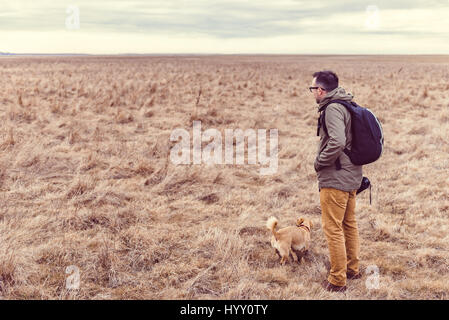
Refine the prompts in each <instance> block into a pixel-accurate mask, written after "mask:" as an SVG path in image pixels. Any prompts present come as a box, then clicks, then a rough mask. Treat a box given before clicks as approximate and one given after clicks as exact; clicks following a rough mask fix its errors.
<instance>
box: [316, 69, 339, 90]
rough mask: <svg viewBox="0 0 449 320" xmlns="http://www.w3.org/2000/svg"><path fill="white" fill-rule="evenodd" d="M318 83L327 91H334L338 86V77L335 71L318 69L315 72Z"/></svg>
mask: <svg viewBox="0 0 449 320" xmlns="http://www.w3.org/2000/svg"><path fill="white" fill-rule="evenodd" d="M313 77H314V78H316V84H317V85H318V86H320V87H321V88H323V89H324V90H326V91H332V90H334V89H335V88H337V87H338V77H337V75H336V74H335V72H333V71H329V70H325V71H318V72H315V73H314V74H313Z"/></svg>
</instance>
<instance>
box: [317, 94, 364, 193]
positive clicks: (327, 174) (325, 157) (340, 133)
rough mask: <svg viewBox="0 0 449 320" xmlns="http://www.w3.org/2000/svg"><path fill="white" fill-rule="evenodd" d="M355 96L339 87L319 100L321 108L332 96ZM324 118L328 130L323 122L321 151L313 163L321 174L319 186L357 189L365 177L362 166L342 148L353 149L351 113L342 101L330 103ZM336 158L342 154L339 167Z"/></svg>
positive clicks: (345, 97)
mask: <svg viewBox="0 0 449 320" xmlns="http://www.w3.org/2000/svg"><path fill="white" fill-rule="evenodd" d="M352 98H353V95H352V94H350V93H346V91H345V89H343V88H341V87H338V88H336V89H334V90H332V91H330V92H328V93H327V94H326V96H325V97H324V99H323V100H322V101H321V102H320V103H319V104H318V109H319V108H320V107H322V106H324V105H325V104H326V103H328V102H329V101H332V100H336V99H339V100H347V101H351V100H352ZM325 118H326V119H325V121H326V128H327V131H328V134H326V132H324V129H323V126H321V129H320V131H319V135H320V142H319V147H318V154H317V157H316V159H315V165H314V166H315V171H316V172H317V175H318V187H319V188H320V189H321V188H334V189H338V190H342V191H352V190H357V189H358V188H359V187H360V183H361V181H362V177H363V175H362V166H356V165H354V164H352V162H351V161H350V160H349V157H348V156H347V155H346V154H345V153H344V152H343V149H344V148H348V149H351V141H352V133H351V114H350V113H349V111H348V110H346V108H345V107H344V106H342V105H341V104H338V103H331V104H329V105H328V106H327V108H326V112H325ZM337 158H340V163H341V169H340V170H337V169H336V167H335V161H336V160H337Z"/></svg>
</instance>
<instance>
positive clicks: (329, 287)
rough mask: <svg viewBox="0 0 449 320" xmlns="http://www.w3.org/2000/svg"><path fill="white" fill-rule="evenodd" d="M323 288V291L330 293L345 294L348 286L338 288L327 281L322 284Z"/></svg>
mask: <svg viewBox="0 0 449 320" xmlns="http://www.w3.org/2000/svg"><path fill="white" fill-rule="evenodd" d="M321 286H322V287H323V289H325V290H327V291H329V292H345V291H346V286H336V285H334V284H332V283H330V282H329V281H327V280H324V281H323V282H322V283H321Z"/></svg>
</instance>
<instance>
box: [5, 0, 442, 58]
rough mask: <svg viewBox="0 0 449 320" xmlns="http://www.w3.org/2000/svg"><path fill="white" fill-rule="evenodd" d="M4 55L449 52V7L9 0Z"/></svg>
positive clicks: (375, 0) (328, 0) (430, 1)
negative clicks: (8, 53)
mask: <svg viewBox="0 0 449 320" xmlns="http://www.w3.org/2000/svg"><path fill="white" fill-rule="evenodd" d="M0 52H16V53H92V54H102V53H104V54H115V53H299V54H301V53H307V54H332V53H336V54H343V53H348V54H358V53H360V54H449V0H427V1H422V0H408V1H398V0H385V1H384V0H372V1H355V0H346V1H345V0H342V1H336V0H324V1H301V0H269V1H266V0H257V1H253V0H247V1H245V0H239V1H236V0H227V1H224V0H223V1H219V0H193V1H181V0H146V1H144V0H131V1H126V0H113V1H101V0H71V1H66V0H58V1H54V0H0Z"/></svg>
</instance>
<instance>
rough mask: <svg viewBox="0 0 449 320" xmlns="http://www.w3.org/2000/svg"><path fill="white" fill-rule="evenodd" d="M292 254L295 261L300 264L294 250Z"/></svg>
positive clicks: (291, 251)
mask: <svg viewBox="0 0 449 320" xmlns="http://www.w3.org/2000/svg"><path fill="white" fill-rule="evenodd" d="M290 253H291V254H292V257H293V261H295V262H298V256H297V255H296V253H295V251H294V250H290Z"/></svg>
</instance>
